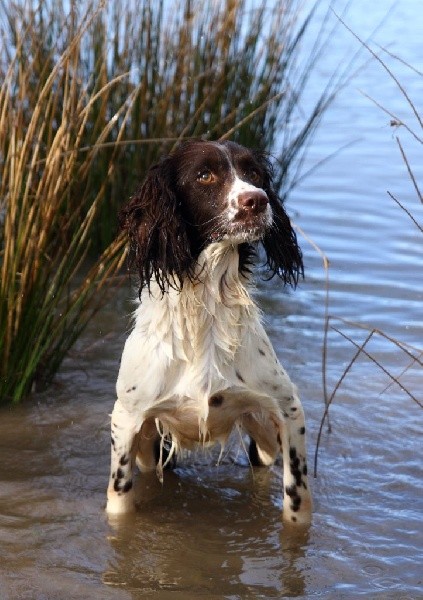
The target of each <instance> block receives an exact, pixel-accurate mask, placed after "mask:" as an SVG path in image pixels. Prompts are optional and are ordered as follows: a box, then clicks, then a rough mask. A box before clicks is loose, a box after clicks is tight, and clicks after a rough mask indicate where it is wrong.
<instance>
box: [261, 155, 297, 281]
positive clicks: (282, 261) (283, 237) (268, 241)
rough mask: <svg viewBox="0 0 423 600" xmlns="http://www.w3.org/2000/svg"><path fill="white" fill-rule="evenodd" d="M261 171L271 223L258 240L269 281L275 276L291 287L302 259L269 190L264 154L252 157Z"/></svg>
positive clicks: (288, 223)
mask: <svg viewBox="0 0 423 600" xmlns="http://www.w3.org/2000/svg"><path fill="white" fill-rule="evenodd" d="M256 157H257V159H258V160H259V162H260V164H261V165H262V167H263V169H264V172H265V182H264V190H265V192H266V193H267V196H268V198H269V202H270V206H271V208H272V212H273V224H272V226H271V228H270V229H269V230H268V231H267V233H266V234H265V235H264V237H263V239H262V244H263V247H264V250H265V252H266V263H265V266H266V267H267V270H268V275H269V277H268V278H269V279H272V277H274V276H275V275H277V276H278V277H280V278H281V279H282V280H283V281H284V283H285V284H289V285H292V286H293V287H295V286H296V285H297V283H298V280H299V278H300V277H302V276H303V275H304V265H303V258H302V253H301V250H300V247H299V245H298V241H297V236H296V233H295V231H294V229H293V227H292V225H291V221H290V219H289V217H288V215H287V213H286V212H285V210H284V207H283V204H282V202H281V200H280V199H279V198H278V196H277V194H276V192H275V190H274V187H273V172H272V166H271V164H270V162H269V160H268V159H267V158H266V156H265V155H264V154H258V155H256Z"/></svg>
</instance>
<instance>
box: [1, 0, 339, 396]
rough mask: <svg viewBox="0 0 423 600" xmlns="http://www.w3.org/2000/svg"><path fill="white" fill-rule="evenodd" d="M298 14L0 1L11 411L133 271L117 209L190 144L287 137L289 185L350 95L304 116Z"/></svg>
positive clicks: (183, 4)
mask: <svg viewBox="0 0 423 600" xmlns="http://www.w3.org/2000/svg"><path fill="white" fill-rule="evenodd" d="M299 7H300V2H299V1H298V0H286V1H285V2H283V3H280V2H277V1H276V0H275V1H273V2H271V1H269V2H265V1H263V2H262V3H257V2H253V3H250V2H247V1H246V0H222V1H220V2H216V1H214V0H179V1H177V2H169V1H167V0H155V1H153V0H139V1H137V2H135V1H133V0H122V1H120V2H114V3H112V2H110V3H108V2H97V1H96V0H84V1H82V2H76V0H71V2H65V1H64V0H61V1H57V2H53V1H52V0H22V1H19V0H18V1H16V2H10V3H5V2H3V1H1V2H0V35H1V40H0V86H1V87H0V270H1V283H0V401H9V400H12V401H14V402H17V401H19V400H20V399H21V398H22V397H23V396H25V395H26V394H28V392H29V391H30V390H31V389H32V388H33V387H34V385H38V384H45V383H48V382H49V381H50V380H51V378H52V376H53V375H54V373H55V372H56V371H57V369H58V368H59V366H60V364H61V362H62V360H63V357H64V356H65V354H66V352H67V350H68V349H69V348H70V347H71V345H72V344H73V342H74V341H75V339H76V338H77V337H78V335H79V334H80V332H81V331H82V329H83V328H84V326H85V325H86V323H87V321H88V320H89V318H90V316H91V315H92V313H93V311H95V310H96V308H97V307H98V305H99V303H100V302H101V300H102V298H103V297H104V294H103V293H102V292H101V291H100V290H101V289H102V288H104V287H105V286H106V285H107V284H108V282H109V281H110V277H111V276H112V275H113V274H115V273H116V272H117V271H118V269H119V268H120V266H121V264H122V261H123V242H122V240H121V239H119V238H117V239H115V238H116V218H115V215H116V212H117V209H118V207H119V206H120V205H121V203H122V202H123V201H124V200H125V199H126V198H127V197H128V196H129V195H130V193H131V192H132V191H133V189H134V187H135V186H136V183H137V182H138V181H139V179H140V178H141V177H142V175H143V174H144V173H145V171H146V170H147V168H148V167H149V166H150V165H151V163H152V162H154V161H156V160H157V158H158V156H159V155H161V154H162V153H164V152H167V151H168V150H170V149H171V148H172V146H173V145H174V144H175V143H176V142H177V141H178V140H180V139H182V138H186V137H192V136H202V137H204V138H209V139H217V138H220V137H230V138H231V139H233V140H236V141H238V142H240V143H243V144H245V145H249V146H256V147H260V148H263V149H271V148H273V147H274V145H275V141H276V139H278V140H279V143H280V152H279V162H280V167H281V168H280V171H279V177H278V180H277V183H278V187H279V188H280V191H281V193H282V194H285V193H286V192H287V190H289V188H290V186H291V185H292V183H293V181H294V180H295V176H296V166H298V162H299V160H300V156H301V152H302V151H303V150H304V148H305V147H306V143H307V141H308V140H309V138H310V136H311V134H312V133H313V131H314V129H315V127H316V126H317V124H318V122H319V120H320V117H321V115H322V113H323V112H324V110H325V108H326V106H327V105H328V103H329V102H330V101H331V99H332V97H333V94H334V88H335V84H334V82H332V83H331V84H330V85H329V86H328V88H327V89H325V90H324V91H323V92H322V96H321V97H320V98H318V99H317V100H316V106H315V108H314V110H313V111H312V112H311V113H310V115H303V116H302V118H301V119H300V118H299V112H298V105H299V100H300V97H301V93H302V92H303V90H304V88H305V85H306V82H307V79H308V76H309V74H310V72H311V70H312V68H313V66H314V62H315V60H316V59H317V58H318V54H319V45H318V44H317V45H316V46H315V47H313V50H312V53H311V55H310V57H309V59H308V61H306V62H305V63H304V64H303V67H302V68H300V67H299V66H298V64H297V62H298V52H299V44H300V42H301V40H302V38H303V36H304V35H305V33H306V31H307V27H308V24H309V22H310V18H311V16H310V15H309V16H305V17H304V16H301V17H299V14H300V8H299ZM87 259H89V261H88V262H89V263H90V264H91V267H90V269H89V270H88V271H87V268H86V264H87Z"/></svg>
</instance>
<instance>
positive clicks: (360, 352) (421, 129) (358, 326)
mask: <svg viewBox="0 0 423 600" xmlns="http://www.w3.org/2000/svg"><path fill="white" fill-rule="evenodd" d="M340 21H341V23H342V24H343V25H344V26H345V27H346V28H347V29H348V30H349V31H350V33H351V34H352V35H353V36H354V37H355V38H356V39H357V40H358V41H359V43H360V44H361V46H362V47H364V48H365V49H366V51H368V52H369V53H370V54H371V56H372V57H373V58H374V59H375V60H376V61H377V62H379V64H380V65H381V67H382V68H383V69H384V70H385V71H386V73H387V74H388V76H389V77H390V78H391V79H392V81H393V82H394V83H395V85H396V87H397V89H398V90H399V92H400V94H401V96H402V98H403V100H404V103H405V104H406V105H408V107H409V108H410V109H411V112H410V115H411V118H412V119H413V121H414V124H413V122H412V121H411V119H410V121H411V122H409V121H405V120H404V119H400V118H399V117H398V116H397V115H396V114H394V113H393V112H392V111H390V110H389V109H388V108H386V107H385V106H383V105H382V104H380V103H379V102H377V101H376V100H374V99H373V98H371V97H370V96H367V95H366V96H367V98H369V100H371V101H372V102H374V103H375V104H376V105H377V106H378V107H379V108H380V109H381V110H382V111H383V112H384V113H385V114H386V115H388V117H389V119H390V121H389V123H390V125H391V127H393V128H395V129H396V130H397V131H400V130H401V129H403V130H404V131H406V132H407V134H409V136H410V139H411V140H413V141H414V142H415V143H417V144H418V145H422V146H423V118H422V116H421V115H420V113H419V110H418V109H417V106H416V103H415V101H414V100H413V98H412V97H411V96H410V95H409V93H408V92H407V90H406V89H405V88H404V86H403V85H402V84H401V82H400V81H399V79H398V78H397V77H396V75H395V74H394V72H393V70H392V69H391V68H390V67H389V66H388V64H387V61H386V60H384V57H386V56H390V57H391V58H393V59H394V60H397V61H399V62H401V63H402V64H403V65H405V66H406V67H407V68H409V69H411V70H413V71H414V73H415V74H416V75H417V76H418V77H422V78H423V73H421V72H419V71H417V70H416V69H414V68H413V67H412V66H411V65H409V64H407V63H405V62H404V61H403V60H402V59H401V58H400V57H398V56H395V55H393V54H392V53H391V52H389V51H388V50H387V49H385V48H381V49H380V53H376V52H375V51H373V50H372V48H371V47H370V46H369V44H368V43H366V42H364V41H363V40H361V39H360V38H359V37H358V36H357V35H356V34H355V33H354V32H353V31H352V30H351V29H350V28H349V27H348V26H347V25H346V24H345V23H344V22H343V21H342V20H341V19H340ZM395 139H396V142H397V144H398V148H399V151H400V156H401V160H402V161H403V162H404V165H405V167H406V170H407V173H408V176H409V179H410V182H411V184H412V187H413V189H414V191H415V195H416V199H417V202H418V203H420V204H423V193H422V190H421V189H420V184H419V181H418V179H417V177H416V175H415V173H414V170H413V167H412V165H411V163H410V161H409V159H408V157H407V154H406V152H405V150H404V147H403V144H402V142H401V140H400V137H399V135H396V137H395ZM387 193H388V196H389V197H390V198H391V199H392V200H393V201H394V202H395V203H396V204H397V205H398V206H399V207H400V208H401V210H403V211H404V212H405V214H407V216H408V217H409V219H410V222H411V223H412V226H413V227H416V228H417V229H418V230H419V231H420V233H423V223H421V222H420V221H419V220H418V218H416V217H415V216H414V214H413V208H409V207H407V206H406V205H405V204H404V203H403V201H402V200H399V199H398V198H397V197H396V196H395V195H394V194H392V193H391V192H390V191H389V190H388V192H387ZM414 210H415V208H414ZM316 249H317V251H318V252H319V253H320V254H321V256H322V258H323V265H324V269H325V273H326V301H325V304H326V306H325V325H324V340H323V353H322V356H323V360H322V373H323V393H324V401H325V407H324V411H323V414H322V418H321V421H320V427H319V432H318V436H317V442H316V448H315V456H314V476H315V477H316V476H317V462H318V452H319V447H320V442H321V437H322V433H323V427H324V424H325V422H326V423H327V424H328V430H329V431H330V429H331V427H330V422H329V412H330V407H331V406H332V404H333V402H334V400H335V397H336V395H337V393H338V390H339V388H340V387H341V385H342V384H343V383H344V381H345V379H346V378H347V377H348V375H349V374H350V372H351V370H352V368H353V366H354V364H355V363H356V362H357V361H358V360H359V359H361V358H364V359H365V360H368V361H370V362H371V363H373V365H375V366H376V367H377V368H378V369H379V370H380V371H381V372H382V373H383V374H384V375H385V376H386V378H387V381H388V383H387V385H386V387H385V389H384V390H383V391H382V393H386V392H388V390H390V389H391V388H392V387H393V386H396V387H397V388H399V389H400V390H401V392H402V393H403V394H404V395H405V397H407V398H408V399H410V400H411V401H413V402H414V403H415V404H417V406H419V407H420V408H423V396H422V392H421V385H420V387H419V388H418V389H414V388H413V387H411V386H410V385H409V384H408V383H407V382H405V381H404V380H405V377H406V375H407V373H408V372H410V371H411V370H412V369H419V370H421V369H422V368H423V347H422V346H420V347H417V346H415V345H410V344H408V343H406V342H404V341H402V340H399V339H397V338H395V337H394V336H392V335H390V334H389V333H387V332H385V331H382V330H381V329H379V328H376V327H373V326H372V325H369V324H366V323H360V322H352V321H349V320H348V319H345V318H342V317H337V316H334V315H331V314H330V307H329V294H330V281H329V261H328V259H327V257H326V256H325V255H324V254H323V253H322V252H321V251H320V249H318V248H316ZM351 330H353V331H357V332H358V336H359V338H360V342H358V341H357V339H355V338H354V337H353V335H352V334H351V333H346V331H349V332H350V331H351ZM330 331H331V332H334V333H335V334H337V335H338V336H340V337H341V338H343V339H344V340H345V341H346V342H347V343H348V344H349V345H350V346H351V347H352V349H353V353H352V357H351V360H350V361H349V362H348V364H347V365H346V367H345V368H344V369H343V372H342V374H341V376H340V377H339V379H338V380H337V381H336V383H335V385H334V386H333V388H332V390H331V391H329V385H328V382H327V366H328V365H327V355H328V348H329V332H330ZM363 332H366V335H365V337H364V339H363ZM381 339H382V340H383V341H384V342H385V343H388V344H390V345H391V346H392V347H394V348H395V350H396V351H397V352H398V359H399V360H398V362H399V364H401V358H405V360H406V361H407V364H406V366H404V367H401V368H400V369H399V371H398V372H397V373H395V372H393V370H392V369H391V368H388V367H387V366H386V365H384V364H383V362H382V360H380V359H379V358H378V356H377V352H374V351H372V347H371V344H372V342H373V341H377V340H381Z"/></svg>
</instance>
